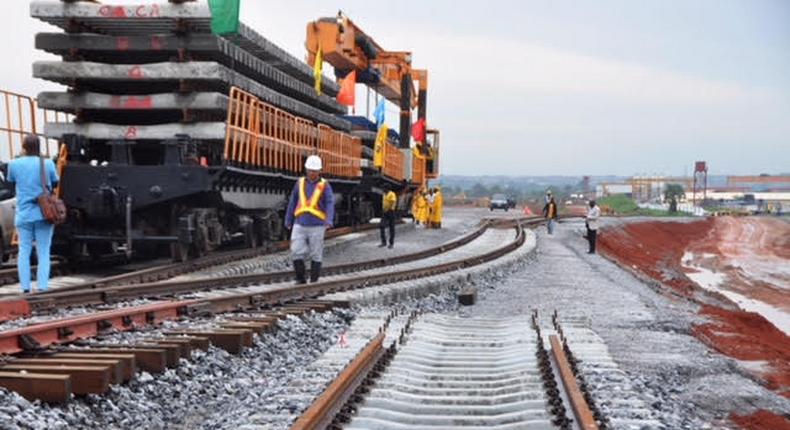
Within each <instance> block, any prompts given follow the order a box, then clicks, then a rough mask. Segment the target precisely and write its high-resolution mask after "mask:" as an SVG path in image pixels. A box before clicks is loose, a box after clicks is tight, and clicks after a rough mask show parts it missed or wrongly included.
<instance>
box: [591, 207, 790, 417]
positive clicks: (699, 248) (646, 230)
mask: <svg viewBox="0 0 790 430" xmlns="http://www.w3.org/2000/svg"><path fill="white" fill-rule="evenodd" d="M766 231H770V234H766ZM599 237H600V239H599V240H600V243H601V250H602V251H603V252H604V253H606V254H608V255H610V256H612V257H614V258H615V259H617V260H618V261H619V262H620V263H621V264H623V265H627V266H628V267H630V268H632V269H635V270H638V271H640V272H641V273H643V274H645V275H648V276H650V277H651V278H653V279H655V280H657V281H659V282H661V283H662V284H663V285H666V286H668V287H669V288H671V289H672V291H674V292H676V293H679V294H681V295H682V296H685V297H688V298H689V299H691V300H695V301H697V302H699V303H700V304H701V305H702V307H701V308H700V311H699V313H700V315H703V316H705V317H706V319H708V320H709V322H707V323H704V324H700V325H697V326H695V327H694V328H693V333H694V335H695V336H697V337H698V338H699V339H700V340H702V341H703V342H705V343H706V344H707V345H709V346H710V347H711V348H713V349H715V350H717V351H719V352H721V353H723V354H725V355H727V356H730V357H733V358H736V359H739V360H746V361H765V362H766V363H767V365H766V366H765V369H766V370H765V372H763V373H761V374H760V375H758V376H759V377H760V378H762V379H763V380H764V381H765V383H766V386H768V387H769V388H770V389H772V390H775V391H776V392H778V393H779V394H780V395H782V396H785V397H788V398H790V336H788V335H787V334H785V333H784V332H783V331H781V330H779V329H777V328H776V326H774V325H773V324H772V323H771V322H769V321H768V320H767V319H766V318H765V317H763V316H762V315H760V314H758V313H754V312H746V311H742V310H732V307H730V306H727V303H726V302H725V301H729V300H728V299H726V298H725V297H724V296H723V295H720V294H713V295H711V294H709V293H704V294H705V296H703V295H702V294H703V289H702V288H701V287H700V286H699V285H697V284H696V283H695V282H694V281H692V280H691V279H690V278H689V277H688V276H686V273H689V272H690V271H693V270H690V269H688V268H684V267H683V262H682V259H683V256H684V254H685V253H686V252H691V253H694V254H696V255H703V254H708V255H712V256H713V258H710V257H708V260H710V261H711V262H712V263H710V264H713V267H711V269H713V270H716V271H717V272H718V273H725V274H727V276H728V277H727V282H726V284H725V285H723V287H725V288H728V289H729V290H730V291H734V292H738V293H739V294H743V295H745V296H747V297H750V298H753V299H758V300H761V301H763V302H765V303H769V304H771V305H773V306H776V307H777V308H779V309H783V308H784V307H785V306H786V305H787V303H788V300H789V298H790V295H788V291H787V290H786V289H785V288H786V287H783V286H782V285H774V284H782V283H783V282H784V280H785V279H786V278H785V276H786V275H785V273H786V271H782V270H777V267H778V266H777V264H790V263H786V261H787V255H788V246H787V244H788V237H790V224H788V223H786V222H784V221H781V220H773V219H733V218H716V219H711V218H709V219H705V220H700V221H696V222H690V223H683V222H652V221H646V222H640V223H631V224H627V225H625V226H624V227H622V228H619V229H614V230H605V231H604V232H602V234H601V235H600V236H599ZM766 262H768V264H767V265H766ZM776 262H778V263H776ZM733 263H734V264H733ZM785 267H786V266H785ZM769 272H770V273H769ZM766 279H767V280H768V281H771V282H773V283H774V284H772V283H770V282H765V280H766ZM703 297H704V299H703ZM714 298H715V299H714ZM717 301H720V302H721V303H722V306H721V307H719V306H715V305H712V304H711V303H716V302H717ZM755 428H759V427H755Z"/></svg>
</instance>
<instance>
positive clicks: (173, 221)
mask: <svg viewBox="0 0 790 430" xmlns="http://www.w3.org/2000/svg"><path fill="white" fill-rule="evenodd" d="M141 8H142V9H141ZM30 9H31V15H32V16H34V17H35V18H38V19H41V20H43V21H45V22H48V23H50V24H53V25H55V26H58V27H61V28H62V29H63V30H65V32H64V33H42V34H39V35H37V37H36V47H37V48H38V49H41V50H44V51H47V52H50V53H52V54H55V55H60V56H61V57H62V59H63V61H40V62H36V63H35V64H34V65H33V74H34V76H35V77H37V78H41V79H45V80H49V81H52V82H56V83H60V84H63V85H66V86H67V87H68V88H69V91H68V92H45V93H42V94H40V95H39V101H40V103H41V104H42V106H46V107H47V108H49V109H54V110H59V111H63V112H68V113H70V114H73V115H75V121H74V122H73V123H67V124H53V123H49V124H47V126H46V134H47V135H48V136H49V137H51V138H56V139H59V140H60V141H61V142H62V148H63V150H62V151H61V159H60V161H61V163H62V164H64V165H65V168H64V171H63V181H62V183H63V193H62V195H63V198H64V200H65V202H66V204H67V206H68V207H69V221H68V223H67V224H66V225H64V226H62V227H60V228H59V229H58V231H57V232H56V246H57V247H56V250H57V251H60V252H61V253H65V254H68V255H69V256H71V257H73V258H81V257H84V256H93V255H102V254H107V253H119V252H125V253H126V254H127V255H130V254H131V253H132V252H138V253H153V252H158V250H161V249H162V248H169V251H170V253H171V255H172V256H173V258H174V259H176V260H183V259H186V258H189V257H191V256H197V255H201V254H203V253H206V252H209V251H212V250H213V249H215V248H217V247H218V246H220V245H222V244H224V243H227V242H230V241H234V240H244V241H245V243H246V244H247V245H248V246H256V245H258V244H259V243H260V242H261V241H264V240H274V239H278V238H281V237H282V236H283V235H284V232H283V217H284V211H285V207H286V204H287V198H288V195H289V193H290V191H291V189H292V187H293V185H294V183H295V181H296V179H297V178H298V177H299V176H301V174H302V170H303V168H302V165H303V162H304V159H305V158H306V157H307V156H308V155H310V154H319V155H321V156H322V158H324V163H325V166H326V168H325V171H324V173H325V175H326V176H327V177H328V178H329V179H330V180H331V183H332V185H333V188H334V189H335V191H336V194H337V211H336V212H337V218H336V219H335V220H334V222H335V225H338V226H339V225H349V224H354V223H363V222H366V221H367V220H369V219H370V218H371V217H372V216H374V215H375V214H376V212H377V211H378V210H379V209H378V208H379V207H380V196H381V192H383V191H384V190H388V189H396V190H405V191H407V192H406V193H404V194H405V195H406V196H408V195H409V193H410V192H411V191H413V190H415V189H417V188H419V187H420V186H422V185H423V184H417V183H414V182H413V181H412V176H413V175H412V170H413V169H412V166H411V163H407V162H405V161H401V160H400V159H402V160H411V157H407V156H406V152H405V151H404V150H403V149H399V148H395V150H396V151H400V152H399V153H397V152H391V153H390V156H389V158H387V160H385V163H384V164H383V165H381V166H378V167H377V168H374V169H372V170H371V169H369V168H368V167H369V166H366V160H365V157H364V156H363V154H362V149H361V148H362V146H361V143H360V139H359V138H357V137H355V136H353V135H351V134H350V133H349V132H350V129H351V125H350V123H349V122H348V121H347V120H345V119H343V118H342V117H341V116H340V114H343V113H345V111H346V109H345V107H343V106H341V105H339V104H338V103H337V101H336V100H335V99H334V96H335V95H336V94H337V91H338V89H339V87H338V85H337V84H336V83H335V82H334V81H332V80H330V79H328V78H326V77H324V78H323V81H322V82H323V84H322V90H323V91H322V93H321V94H317V93H316V92H315V90H314V89H313V86H312V79H313V77H312V68H311V67H310V66H308V65H307V64H305V63H303V62H301V61H300V60H297V59H296V58H295V57H293V56H291V55H290V54H287V53H286V52H285V51H283V50H282V49H280V48H279V47H277V46H276V45H274V44H272V43H271V42H269V41H268V40H266V39H265V38H264V37H263V36H261V35H260V34H258V33H256V32H255V31H254V30H252V29H250V28H249V27H247V26H245V25H244V24H241V26H240V30H239V32H238V33H237V34H234V35H229V36H216V35H213V34H211V33H210V30H209V22H210V18H211V15H210V11H209V10H208V7H207V5H206V4H205V3H203V2H184V3H166V4H164V3H163V4H161V5H156V6H152V5H150V4H147V3H146V4H142V3H140V4H137V3H134V4H128V5H113V6H106V5H101V4H95V3H87V2H75V3H72V2H60V1H55V0H49V1H34V2H32V3H31V8H30ZM139 10H145V11H151V12H152V13H148V14H143V15H144V16H141V15H140V14H138V13H136V11H139ZM154 11H155V13H154ZM387 161H388V162H387ZM407 198H408V197H407Z"/></svg>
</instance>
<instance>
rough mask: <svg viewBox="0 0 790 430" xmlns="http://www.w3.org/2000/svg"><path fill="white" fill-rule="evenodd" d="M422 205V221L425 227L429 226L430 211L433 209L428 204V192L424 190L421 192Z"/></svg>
mask: <svg viewBox="0 0 790 430" xmlns="http://www.w3.org/2000/svg"><path fill="white" fill-rule="evenodd" d="M420 197H421V199H420V200H421V202H422V206H421V207H420V222H421V223H422V225H423V227H428V212H429V211H430V210H431V209H430V207H429V206H428V194H427V193H426V192H425V191H423V192H422V193H420Z"/></svg>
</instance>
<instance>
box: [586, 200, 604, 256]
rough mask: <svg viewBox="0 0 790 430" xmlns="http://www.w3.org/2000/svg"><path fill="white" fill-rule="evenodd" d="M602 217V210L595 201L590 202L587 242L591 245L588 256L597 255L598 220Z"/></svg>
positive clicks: (587, 220) (587, 219)
mask: <svg viewBox="0 0 790 430" xmlns="http://www.w3.org/2000/svg"><path fill="white" fill-rule="evenodd" d="M600 217H601V208H599V207H598V206H597V205H596V204H595V200H590V209H588V210H587V218H586V219H585V223H586V224H587V241H588V242H589V243H590V250H589V251H587V253H588V254H595V240H596V239H597V238H598V218H600Z"/></svg>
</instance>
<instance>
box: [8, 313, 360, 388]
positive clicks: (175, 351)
mask: <svg viewBox="0 0 790 430" xmlns="http://www.w3.org/2000/svg"><path fill="white" fill-rule="evenodd" d="M338 305H339V306H345V304H343V303H336V302H327V301H317V300H313V301H305V302H301V303H299V304H298V305H286V306H282V307H277V308H274V309H271V310H269V311H262V312H252V313H244V314H240V315H235V316H234V315H231V316H227V317H226V318H224V319H222V320H220V321H215V322H213V323H211V324H209V325H206V324H203V325H196V326H194V327H189V326H187V327H186V328H172V329H166V330H157V331H153V332H148V334H142V335H141V336H140V337H139V339H138V340H137V341H136V342H132V343H117V342H107V341H105V342H97V341H88V342H78V343H74V344H71V345H69V346H62V347H54V348H49V349H42V350H39V351H37V352H32V351H31V352H27V353H26V354H24V355H18V356H15V357H11V358H7V359H6V360H5V361H4V362H2V363H0V386H2V387H4V388H6V389H10V390H14V391H16V392H18V393H19V394H21V395H22V396H24V397H26V398H28V399H31V400H33V399H39V400H43V401H46V402H50V403H63V402H67V401H69V400H70V399H71V397H72V395H86V394H104V393H106V392H107V391H108V390H109V388H110V386H111V385H113V384H121V383H126V382H128V381H130V380H131V379H134V378H135V377H136V374H137V372H138V371H144V372H147V373H148V374H150V375H156V374H159V373H162V372H164V371H165V370H167V369H168V368H173V367H176V366H178V365H179V363H180V360H181V359H189V358H190V357H191V355H192V352H193V351H195V350H206V349H208V348H209V345H215V346H216V347H218V348H221V349H224V350H226V351H228V352H229V353H232V354H239V353H241V352H242V351H243V350H244V349H246V348H249V347H253V346H254V336H255V335H258V334H262V333H264V332H266V331H270V330H274V329H275V328H276V327H277V321H279V320H281V319H284V318H287V317H288V316H289V315H293V316H295V317H299V316H301V315H304V314H307V313H310V312H312V311H316V312H325V311H328V310H331V309H332V308H333V307H335V306H338Z"/></svg>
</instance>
